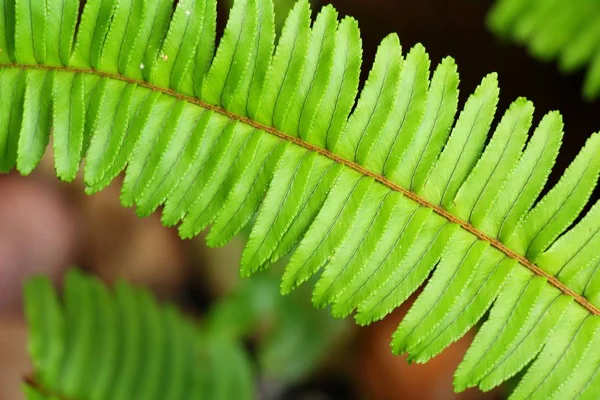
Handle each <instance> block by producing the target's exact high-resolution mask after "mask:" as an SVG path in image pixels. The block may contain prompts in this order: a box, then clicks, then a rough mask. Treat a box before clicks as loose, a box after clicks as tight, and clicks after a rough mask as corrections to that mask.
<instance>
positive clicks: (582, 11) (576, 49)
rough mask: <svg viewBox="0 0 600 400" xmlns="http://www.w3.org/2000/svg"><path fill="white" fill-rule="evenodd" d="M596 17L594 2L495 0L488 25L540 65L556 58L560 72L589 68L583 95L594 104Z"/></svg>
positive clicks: (599, 40) (599, 90)
mask: <svg viewBox="0 0 600 400" xmlns="http://www.w3.org/2000/svg"><path fill="white" fill-rule="evenodd" d="M599 15H600V5H599V4H598V2H597V1H595V0H571V1H554V0H552V1H538V0H497V1H496V3H495V4H494V6H493V7H492V9H491V11H490V13H489V15H488V25H489V27H490V29H491V30H492V31H493V32H494V33H496V34H497V35H498V36H500V37H502V38H506V39H509V40H512V41H514V42H516V43H518V44H520V45H524V46H526V47H527V49H528V50H529V52H530V53H531V54H532V55H534V56H535V57H537V58H539V59H541V60H543V61H549V60H552V59H554V58H556V59H557V62H558V64H559V68H560V69H561V70H562V71H563V72H568V73H572V72H574V71H576V70H578V69H581V68H583V67H585V66H588V70H587V73H586V77H585V81H584V84H583V95H584V97H585V98H587V99H588V100H593V99H595V98H597V97H598V95H599V94H600V51H599V50H598V45H599V44H600V19H599V18H598V16H599Z"/></svg>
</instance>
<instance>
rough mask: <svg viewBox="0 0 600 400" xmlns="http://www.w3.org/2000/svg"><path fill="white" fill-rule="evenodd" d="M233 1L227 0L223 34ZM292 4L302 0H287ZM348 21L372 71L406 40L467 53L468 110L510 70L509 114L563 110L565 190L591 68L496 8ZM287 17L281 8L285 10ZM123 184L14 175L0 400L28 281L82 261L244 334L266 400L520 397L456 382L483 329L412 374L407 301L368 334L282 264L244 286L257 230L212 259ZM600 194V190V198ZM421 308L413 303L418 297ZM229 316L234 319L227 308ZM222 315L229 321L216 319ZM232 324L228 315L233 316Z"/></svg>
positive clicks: (374, 14) (408, 4)
mask: <svg viewBox="0 0 600 400" xmlns="http://www.w3.org/2000/svg"><path fill="white" fill-rule="evenodd" d="M228 3H229V1H228V0H223V1H220V4H219V7H220V8H221V10H220V11H221V13H220V14H219V18H220V20H219V29H220V30H222V29H223V26H224V22H225V19H226V16H227V9H228ZM276 3H277V7H279V8H280V9H285V8H286V3H292V2H291V1H288V0H276ZM315 3H320V5H323V4H325V3H332V4H333V5H334V6H335V7H336V8H337V10H338V11H339V13H340V16H344V15H352V16H354V17H355V18H356V19H357V20H358V21H359V25H360V27H361V30H362V38H363V48H364V60H365V66H366V67H365V68H363V79H364V78H365V77H366V73H367V72H368V69H369V68H370V65H371V63H372V60H373V57H374V55H375V51H376V48H377V45H378V44H379V42H380V41H381V39H383V37H384V36H385V35H387V34H388V33H390V32H398V34H399V36H400V40H401V43H402V45H403V49H404V51H408V49H409V48H410V47H412V46H413V45H414V44H416V43H418V42H421V43H423V44H424V45H425V47H426V49H427V50H428V52H429V54H430V56H431V59H432V65H435V64H436V63H437V62H439V61H440V60H441V59H442V58H443V57H444V56H446V55H451V56H453V57H454V58H455V59H456V61H457V64H458V66H459V72H460V76H461V85H460V89H461V92H460V94H461V104H464V101H465V99H466V96H467V95H468V94H469V93H471V92H472V91H473V90H474V89H475V87H476V86H477V84H478V83H479V81H480V80H481V78H482V77H483V76H484V75H485V74H487V73H489V72H492V71H497V72H498V73H499V78H500V88H501V99H500V103H499V109H500V110H504V109H506V107H507V106H508V105H509V104H510V102H512V101H513V100H514V99H515V98H517V97H518V96H525V97H527V98H529V99H530V100H533V102H534V103H535V105H536V119H535V121H534V123H535V122H537V121H539V119H540V117H541V116H542V115H543V114H544V113H546V112H548V111H550V110H554V109H558V110H560V111H561V112H562V113H563V116H564V120H565V126H566V128H565V129H566V134H565V143H564V145H563V151H562V152H561V154H560V156H559V159H558V165H557V168H555V172H554V173H553V174H552V176H551V178H550V180H551V183H553V182H556V181H557V179H558V177H559V176H560V173H562V171H563V170H564V168H565V167H566V165H568V163H569V162H570V161H571V160H572V159H573V158H574V157H575V155H576V153H577V152H578V151H579V149H580V148H581V146H582V145H583V143H584V141H585V139H586V138H587V137H588V136H589V135H590V134H591V133H592V132H594V131H597V130H598V128H599V126H600V118H598V103H593V102H585V101H584V100H583V99H582V97H581V93H580V88H581V82H582V79H583V73H580V74H575V75H570V76H562V75H560V73H559V72H558V69H557V68H556V66H555V65H554V64H553V63H547V64H546V63H542V62H540V61H536V60H535V59H534V58H532V57H530V56H529V55H528V54H527V51H526V50H525V49H523V48H520V47H518V46H514V45H512V44H510V43H505V42H502V41H501V40H499V39H498V38H496V37H495V36H493V35H492V33H490V32H489V31H488V30H487V28H486V25H485V15H486V12H487V11H488V10H489V7H490V6H491V3H492V2H491V1H490V0H486V1H482V0H419V1H398V0H370V1H365V0H333V1H320V2H319V1H315ZM280 14H281V13H280ZM120 184H121V183H120V181H119V180H116V181H115V182H114V183H113V184H112V185H111V186H110V187H109V188H107V189H106V190H104V191H102V192H101V193H98V194H95V195H93V196H86V195H84V190H83V189H84V188H83V184H82V182H81V181H77V182H76V183H74V184H64V183H61V182H59V181H58V180H57V179H56V177H55V174H54V171H53V165H52V161H51V158H50V157H48V154H47V155H46V158H45V161H44V162H43V163H42V166H40V167H39V168H38V169H37V170H36V172H34V173H33V174H32V175H31V176H29V177H26V178H23V177H20V176H18V175H16V174H9V175H3V176H0V400H19V399H21V398H22V397H21V394H20V381H21V379H22V378H23V376H25V375H26V374H27V373H28V372H30V370H31V367H30V365H29V362H28V358H27V354H26V336H27V333H26V326H25V323H24V320H23V317H22V311H21V300H20V299H21V285H22V282H23V281H24V280H25V279H26V278H27V277H28V276H30V275H32V274H38V273H43V274H47V275H50V276H52V277H53V278H54V279H56V280H57V281H58V280H59V279H60V277H61V275H62V274H63V273H64V271H65V270H66V268H67V267H69V266H70V265H77V266H79V267H80V268H82V269H84V270H86V271H88V272H90V273H93V274H95V275H97V276H99V277H100V278H101V279H103V280H105V281H107V282H109V283H110V282H114V281H115V280H116V279H118V278H125V279H127V280H129V281H131V282H133V283H136V284H140V285H145V286H148V287H150V288H151V289H152V290H153V291H154V292H155V293H156V295H157V296H158V297H159V298H160V299H162V300H166V301H172V302H175V303H176V304H178V305H180V306H181V307H182V308H183V309H184V310H186V311H187V312H189V313H190V314H191V315H195V316H197V317H198V318H199V320H200V323H202V322H203V321H205V322H206V323H210V324H217V326H218V327H219V329H224V330H227V329H233V330H238V331H239V332H238V334H239V335H240V336H243V338H244V340H245V343H246V346H247V348H248V351H249V352H250V354H251V355H252V359H253V361H254V362H255V364H256V369H257V371H258V376H259V382H258V387H259V388H260V398H261V399H267V400H268V399H323V400H326V399H382V400H383V399H390V400H392V399H416V400H418V399H423V400H427V399H442V400H443V399H502V398H505V397H506V391H507V390H508V389H506V388H501V389H499V390H496V391H494V392H491V393H481V392H479V391H478V390H470V391H466V392H464V393H462V394H459V395H457V394H454V393H453V390H452V375H453V373H454V370H455V368H456V366H457V365H458V363H459V362H460V360H461V358H462V355H463V354H464V352H465V350H466V348H467V347H468V345H469V343H470V341H471V340H472V337H473V333H472V332H471V333H469V334H467V335H466V337H465V338H463V339H461V340H460V341H458V342H457V343H455V344H454V345H452V346H451V347H450V348H449V349H448V350H446V351H445V352H444V353H442V354H441V355H440V356H438V357H436V358H435V359H433V360H432V361H430V362H429V363H428V364H425V365H408V364H407V363H406V362H405V360H404V358H403V357H394V356H392V355H391V353H390V349H389V341H390V336H391V333H392V332H393V331H394V330H395V328H396V326H397V324H398V322H399V320H400V319H401V318H402V315H403V313H404V312H406V310H407V309H408V307H409V305H410V304H405V305H404V306H403V307H401V308H400V309H399V310H396V312H394V313H393V314H392V315H390V316H389V317H388V318H386V319H385V320H383V321H381V322H379V323H376V324H373V325H372V326H370V327H368V328H362V329H358V328H356V327H355V326H354V325H353V323H352V321H336V320H333V319H332V318H330V317H329V314H328V313H327V312H326V311H324V310H321V311H319V310H314V309H312V306H311V303H310V293H309V292H308V291H306V290H300V291H298V293H296V294H294V295H292V296H287V297H282V296H280V295H279V292H278V287H279V286H278V285H279V282H278V279H279V276H280V274H281V268H279V269H278V268H277V266H276V267H275V268H273V271H272V272H269V273H265V274H261V275H258V276H257V277H254V278H251V279H244V280H240V279H238V265H239V258H240V254H241V250H242V248H243V244H244V240H245V238H244V235H245V234H247V233H245V234H243V235H240V237H238V238H236V239H235V240H234V241H232V242H231V243H230V244H229V245H227V246H226V247H225V248H221V249H210V250H208V249H207V248H206V246H205V245H204V242H203V239H202V237H199V238H196V239H194V240H191V241H181V240H180V239H179V238H178V236H177V233H176V231H175V230H173V229H167V228H164V227H162V225H161V224H160V221H159V217H158V215H153V216H152V217H150V218H146V219H139V218H137V217H136V216H135V213H134V211H133V210H131V209H125V208H123V207H122V206H121V205H120V203H119V190H120ZM594 196H595V197H596V198H597V196H598V194H597V193H596V194H595V195H594ZM409 303H410V302H409ZM223 310H225V311H223ZM215 315H218V317H214V316H215ZM222 316H225V317H222Z"/></svg>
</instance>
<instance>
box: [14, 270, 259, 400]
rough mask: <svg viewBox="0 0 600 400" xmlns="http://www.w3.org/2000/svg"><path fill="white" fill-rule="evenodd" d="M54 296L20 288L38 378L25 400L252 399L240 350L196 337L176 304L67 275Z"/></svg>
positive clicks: (42, 287) (37, 284) (40, 288)
mask: <svg viewBox="0 0 600 400" xmlns="http://www.w3.org/2000/svg"><path fill="white" fill-rule="evenodd" d="M63 290H64V295H63V297H62V298H59V297H58V295H57V293H56V292H55V290H54V289H53V288H52V285H51V283H50V281H49V280H48V279H47V278H34V279H32V280H30V281H29V282H28V283H27V285H26V286H25V305H26V312H27V319H28V323H29V327H30V329H29V352H30V354H31V357H32V359H33V364H34V367H35V372H34V376H33V379H32V380H30V381H29V383H28V384H27V385H26V387H25V392H26V394H27V398H28V399H31V400H38V399H39V400H41V399H56V398H58V399H63V398H68V399H73V400H75V399H77V400H84V399H102V400H104V399H115V400H117V399H124V400H129V399H134V398H135V399H153V398H155V399H174V400H176V399H182V400H183V399H223V400H229V399H252V398H254V397H255V392H254V391H255V388H254V382H253V379H254V378H253V371H252V366H251V364H250V362H249V360H248V358H247V355H246V353H245V350H244V349H243V347H242V346H241V344H240V343H239V342H238V341H236V340H234V339H233V338H230V337H227V336H222V335H218V334H217V333H215V332H209V331H202V332H201V331H200V330H199V329H198V328H196V327H195V326H194V325H193V324H192V323H191V322H190V321H188V320H187V319H186V318H185V317H184V316H182V315H181V313H180V312H179V311H178V310H177V309H176V308H175V307H173V306H170V305H167V306H159V305H158V304H157V303H156V301H155V300H154V299H153V298H152V296H151V295H150V294H149V293H148V292H147V291H145V290H141V289H137V288H134V287H132V286H130V285H128V284H126V283H124V282H120V283H118V284H117V285H116V286H115V288H114V290H107V288H106V287H105V286H104V285H103V284H101V283H100V282H99V281H98V280H96V279H95V278H92V277H89V276H85V275H83V274H82V273H80V272H78V271H77V270H71V271H70V272H69V274H68V275H67V277H66V279H65V284H64V288H63Z"/></svg>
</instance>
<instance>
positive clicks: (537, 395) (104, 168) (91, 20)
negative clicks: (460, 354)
mask: <svg viewBox="0 0 600 400" xmlns="http://www.w3.org/2000/svg"><path fill="white" fill-rule="evenodd" d="M38 1H41V0H31V1H22V0H17V1H16V3H15V2H14V0H1V6H0V10H2V11H1V13H0V21H2V22H3V23H2V25H1V26H3V27H4V28H3V29H4V36H1V39H0V46H2V47H1V49H2V50H3V51H2V52H0V63H1V64H2V65H1V66H0V71H1V75H0V90H1V91H2V92H1V94H0V99H2V103H1V104H0V167H1V169H2V170H4V171H8V170H10V169H12V168H14V167H16V168H17V169H18V170H19V171H21V172H22V173H24V174H27V173H29V172H30V171H31V170H32V169H33V168H34V167H35V165H36V164H37V162H38V161H39V159H40V157H41V156H42V153H43V152H44V149H45V147H46V145H47V143H48V142H49V132H50V130H51V128H52V132H53V143H54V148H55V151H54V157H55V164H56V169H57V174H58V176H59V177H60V178H62V179H65V180H71V179H73V177H74V176H75V175H76V173H77V170H78V168H79V164H80V162H81V161H82V159H83V158H84V156H85V167H84V172H83V178H84V181H85V183H86V185H87V191H88V192H89V193H93V192H96V191H98V190H101V189H102V188H104V187H105V186H106V185H108V184H109V183H110V182H111V181H112V180H113V179H114V178H115V177H116V176H117V175H118V174H119V173H120V172H121V171H122V170H124V169H125V170H126V173H125V180H124V184H123V190H122V195H121V199H122V202H123V204H124V205H126V206H131V205H135V206H136V210H137V212H138V214H140V215H142V216H143V215H148V214H150V213H152V212H153V211H155V210H156V209H157V208H158V207H159V206H163V205H164V206H163V207H162V220H163V222H164V223H165V225H176V224H179V232H180V234H181V236H182V237H184V238H190V237H193V236H195V235H197V234H198V233H199V232H200V231H202V230H203V229H205V228H206V227H208V226H211V229H210V232H209V233H208V235H207V242H208V244H209V245H213V246H218V245H222V244H224V243H226V242H227V241H228V240H230V239H231V238H232V237H233V236H234V235H236V234H237V233H238V232H240V230H241V229H242V228H244V227H245V226H246V225H248V224H249V223H250V221H254V226H253V228H252V231H251V233H250V238H249V241H248V244H247V246H246V248H245V250H244V253H243V256H242V266H241V270H242V273H243V274H244V275H248V274H251V273H254V272H256V271H259V270H261V269H264V268H266V267H268V265H269V264H271V263H273V262H274V261H276V260H278V259H281V258H282V257H284V256H286V255H287V254H289V253H292V255H291V257H290V259H289V263H288V265H287V267H286V270H285V272H284V275H283V281H282V290H283V291H284V292H288V291H290V290H292V289H293V288H294V287H296V286H297V285H299V284H300V283H302V282H304V281H306V280H308V279H309V278H310V277H311V276H313V275H315V274H317V273H319V272H320V271H322V274H321V275H320V278H319V280H318V282H317V283H316V287H315V290H314V295H313V299H314V303H315V305H317V306H325V305H331V306H332V311H333V313H334V314H335V315H337V316H346V315H349V314H351V313H355V318H356V320H357V321H358V322H359V323H361V324H368V323H370V322H372V321H375V320H379V319H381V318H383V317H384V316H385V315H387V314H388V313H389V312H391V311H392V310H393V309H395V308H396V307H398V306H399V305H400V304H401V303H402V302H404V301H405V300H406V299H407V298H408V297H409V296H410V295H411V294H412V293H413V292H415V291H416V290H417V289H418V288H419V287H420V286H421V285H422V284H423V283H424V282H426V281H427V285H426V287H425V289H424V291H423V292H422V294H421V295H420V296H419V298H418V300H417V301H416V302H415V304H414V305H413V307H412V308H411V310H410V312H409V313H408V315H407V316H406V318H405V319H404V321H403V322H402V323H401V325H400V326H399V328H398V331H397V332H396V333H395V334H394V338H393V342H392V347H393V350H394V351H395V352H397V353H400V352H408V353H409V358H410V359H411V360H415V361H418V362H424V361H427V360H428V359H430V358H431V357H433V356H435V355H436V354H438V353H439V352H440V351H442V350H443V349H444V348H445V347H447V346H448V345H449V344H450V343H452V342H454V341H455V340H457V339H458V338H460V337H461V336H462V335H463V334H464V333H465V332H466V331H467V330H468V329H470V328H471V327H473V326H474V325H475V324H476V323H477V322H478V321H479V320H480V319H481V318H482V317H483V315H485V314H486V312H487V311H488V310H489V309H490V308H491V312H490V314H489V315H490V316H489V319H488V320H487V321H486V322H485V323H484V324H483V327H482V329H481V330H480V332H479V334H478V335H477V337H476V339H475V343H474V344H473V346H472V348H471V350H469V352H468V353H467V355H466V358H465V361H464V362H463V364H462V365H461V366H460V367H459V369H458V372H457V375H456V380H455V385H456V388H457V389H463V388H465V387H469V386H475V385H479V386H480V387H481V388H483V389H489V388H491V387H493V386H495V385H498V384H499V383H501V382H503V381H504V380H506V379H508V378H509V377H511V376H513V375H515V374H517V373H518V372H519V371H521V370H522V369H524V368H525V367H526V366H527V365H528V364H529V363H531V362H533V364H532V365H531V367H529V368H528V370H527V373H526V374H525V376H524V378H523V379H522V381H521V384H520V386H519V387H518V388H517V390H516V392H515V393H514V394H513V398H514V399H521V398H533V399H546V398H549V397H552V396H558V397H559V398H565V397H575V396H579V397H581V398H596V397H597V394H598V391H600V368H598V366H599V365H600V346H598V340H600V333H598V330H597V329H596V327H597V324H598V320H599V318H600V317H599V316H598V315H599V314H600V273H599V272H598V265H600V256H599V255H598V254H597V252H595V245H596V242H598V240H600V234H599V232H600V219H598V218H597V215H596V214H597V209H598V208H597V207H594V208H593V209H592V211H591V212H590V213H589V214H588V215H587V216H586V217H585V218H583V219H582V220H581V221H580V222H578V223H577V224H576V225H575V226H573V227H572V228H571V225H572V224H573V222H574V221H575V220H576V219H577V218H578V216H579V214H580V213H581V212H582V210H583V208H584V207H585V205H586V203H587V202H588V199H589V196H590V194H591V192H592V190H593V188H594V187H595V186H596V181H597V178H598V173H599V172H600V160H599V159H598V157H596V156H595V155H596V154H598V151H600V136H599V135H597V134H596V135H593V136H591V137H590V139H589V140H588V141H587V143H586V145H585V147H584V148H583V150H582V151H581V153H580V154H579V155H578V156H577V158H576V159H575V160H574V161H573V163H572V165H571V166H570V167H569V168H568V169H567V170H566V172H565V174H564V175H563V177H562V179H561V180H560V182H559V183H558V184H557V185H556V186H555V187H554V188H553V189H552V190H550V191H549V192H548V194H546V195H545V196H544V197H543V198H542V199H541V200H539V201H538V197H539V196H540V193H542V190H543V188H544V186H545V184H546V180H547V178H548V175H549V173H550V170H551V169H552V167H553V165H554V163H555V159H556V156H557V154H558V151H559V147H560V144H561V141H562V136H563V131H562V129H563V124H562V119H561V116H560V114H559V113H557V112H551V113H548V114H547V115H546V116H544V117H543V118H542V119H541V122H540V123H539V125H538V126H537V128H536V129H535V130H534V132H533V135H532V136H531V138H529V140H528V141H527V136H528V132H529V130H530V127H531V124H532V115H533V105H532V104H531V103H530V102H529V101H527V100H525V99H517V100H516V101H515V102H514V103H513V104H512V105H511V106H510V108H509V109H508V110H507V111H506V112H505V113H504V115H503V116H502V118H501V119H500V121H499V123H498V124H497V125H496V126H495V127H494V129H493V134H492V135H491V140H490V141H489V143H487V145H486V142H488V140H487V139H488V135H489V132H490V127H491V126H492V123H493V120H494V118H495V114H496V105H497V102H498V96H499V87H498V80H497V76H496V74H490V75H488V76H486V77H485V78H484V79H483V81H482V82H481V84H480V85H479V87H478V88H477V89H476V90H475V92H474V93H473V94H472V95H471V96H469V99H468V101H467V102H466V104H465V105H464V107H463V109H462V111H461V112H460V114H459V115H458V117H457V116H456V114H457V111H458V110H459V105H458V83H459V75H458V70H457V66H456V64H455V62H454V60H452V59H451V58H446V59H444V60H442V62H441V63H440V64H439V65H438V66H436V67H435V71H434V72H433V74H432V75H431V79H430V60H429V57H428V55H427V53H426V52H425V50H424V48H423V47H422V46H421V45H417V46H415V47H414V48H413V49H411V50H410V51H409V52H408V53H407V54H406V55H403V53H402V51H401V47H400V43H399V40H398V37H397V36H396V35H390V36H388V37H387V38H385V39H384V40H383V41H382V43H381V45H380V47H379V49H378V52H377V55H376V58H375V62H374V65H373V67H372V69H371V71H370V73H369V76H368V79H367V82H366V84H365V86H364V89H363V90H362V91H361V93H360V96H359V97H358V101H357V102H356V104H355V96H356V94H357V91H358V86H359V75H360V65H361V57H362V47H361V39H360V33H359V30H358V24H357V22H356V21H355V20H354V19H352V18H350V17H346V18H344V19H342V20H341V21H338V18H337V13H336V11H335V9H334V8H333V7H332V6H326V7H324V8H323V9H322V10H321V12H320V13H319V14H318V15H317V17H316V20H315V21H314V23H312V24H311V21H310V15H311V11H310V7H309V4H308V1H307V0H301V1H299V2H298V3H296V5H295V6H294V8H293V9H292V11H291V12H290V14H289V16H288V18H287V20H286V23H285V25H284V27H283V29H282V33H281V36H280V37H279V38H278V40H277V46H275V42H276V41H275V34H274V30H275V29H274V22H273V21H274V18H273V11H272V10H273V3H272V0H238V1H237V2H236V3H235V5H234V7H233V9H232V10H231V14H230V18H229V21H228V23H227V26H226V28H225V32H224V35H223V37H222V38H221V40H220V42H219V46H218V48H217V49H216V53H215V54H214V57H213V53H214V43H215V19H216V18H215V17H216V16H215V12H216V11H215V10H216V3H215V0H183V1H179V2H177V5H176V6H175V7H173V5H172V3H171V1H170V0H89V1H88V2H86V5H85V8H84V9H83V14H82V15H81V18H80V23H79V25H77V21H78V15H77V12H75V11H73V10H76V5H78V2H77V1H76V0H53V6H52V7H48V8H46V7H44V6H43V5H41V4H42V3H40V4H37V3H38ZM553 3H554V2H553ZM55 7H56V8H61V9H64V12H62V13H55V12H54V10H55V9H56V8H55ZM15 10H16V11H15ZM49 106H50V107H51V110H52V111H51V112H50V111H49V109H48V107H49ZM455 120H456V122H455ZM526 142H527V144H526V145H525V143H526ZM573 300H574V301H573Z"/></svg>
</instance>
